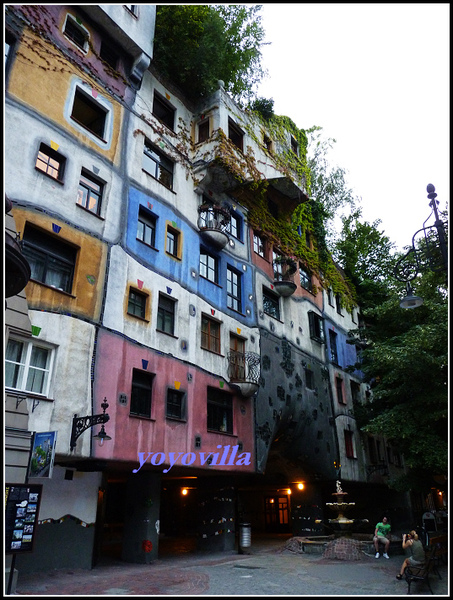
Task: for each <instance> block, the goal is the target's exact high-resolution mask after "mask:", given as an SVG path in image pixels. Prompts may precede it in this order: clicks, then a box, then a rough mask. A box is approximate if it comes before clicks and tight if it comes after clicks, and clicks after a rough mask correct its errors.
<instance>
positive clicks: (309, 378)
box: [304, 367, 315, 390]
mask: <svg viewBox="0 0 453 600" xmlns="http://www.w3.org/2000/svg"><path fill="white" fill-rule="evenodd" d="M304 371H305V387H307V388H308V389H309V390H314V389H315V374H314V373H313V371H312V370H311V369H309V368H308V367H305V369H304Z"/></svg>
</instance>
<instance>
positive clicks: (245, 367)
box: [227, 350, 261, 384]
mask: <svg viewBox="0 0 453 600" xmlns="http://www.w3.org/2000/svg"><path fill="white" fill-rule="evenodd" d="M227 359H228V378H229V380H230V381H231V382H234V383H256V384H259V379H260V374H261V368H260V356H259V354H256V352H236V351H235V350H230V352H228V356H227Z"/></svg>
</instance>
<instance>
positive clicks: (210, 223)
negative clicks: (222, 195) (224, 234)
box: [197, 204, 231, 231]
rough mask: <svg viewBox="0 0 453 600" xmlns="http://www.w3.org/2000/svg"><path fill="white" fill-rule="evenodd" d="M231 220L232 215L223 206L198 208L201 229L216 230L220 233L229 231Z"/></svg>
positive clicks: (205, 205)
mask: <svg viewBox="0 0 453 600" xmlns="http://www.w3.org/2000/svg"><path fill="white" fill-rule="evenodd" d="M230 220H231V213H230V211H229V210H228V209H227V208H224V207H223V206H216V205H215V204H202V205H201V206H199V207H198V221H197V225H198V228H199V229H216V230H218V231H226V230H228V227H229V224H230Z"/></svg>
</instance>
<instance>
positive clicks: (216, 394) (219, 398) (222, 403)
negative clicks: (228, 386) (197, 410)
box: [206, 387, 234, 435]
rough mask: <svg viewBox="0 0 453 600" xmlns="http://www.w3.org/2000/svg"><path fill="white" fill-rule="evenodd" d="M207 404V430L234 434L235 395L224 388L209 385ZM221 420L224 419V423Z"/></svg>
mask: <svg viewBox="0 0 453 600" xmlns="http://www.w3.org/2000/svg"><path fill="white" fill-rule="evenodd" d="M206 404H207V415H206V429H207V431H212V432H216V433H226V434H229V435H232V434H233V432H234V407H233V396H232V395H231V394H229V393H228V392H225V391H224V390H220V389H218V388H212V387H208V388H207V394H206ZM222 413H223V414H222ZM219 417H220V418H219ZM220 421H222V424H220ZM216 422H218V424H216Z"/></svg>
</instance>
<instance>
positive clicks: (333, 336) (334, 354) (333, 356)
mask: <svg viewBox="0 0 453 600" xmlns="http://www.w3.org/2000/svg"><path fill="white" fill-rule="evenodd" d="M337 342H338V334H337V333H336V331H333V330H332V329H329V348H330V362H332V363H334V364H335V365H339V364H340V363H339V362H338V343H337Z"/></svg>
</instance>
